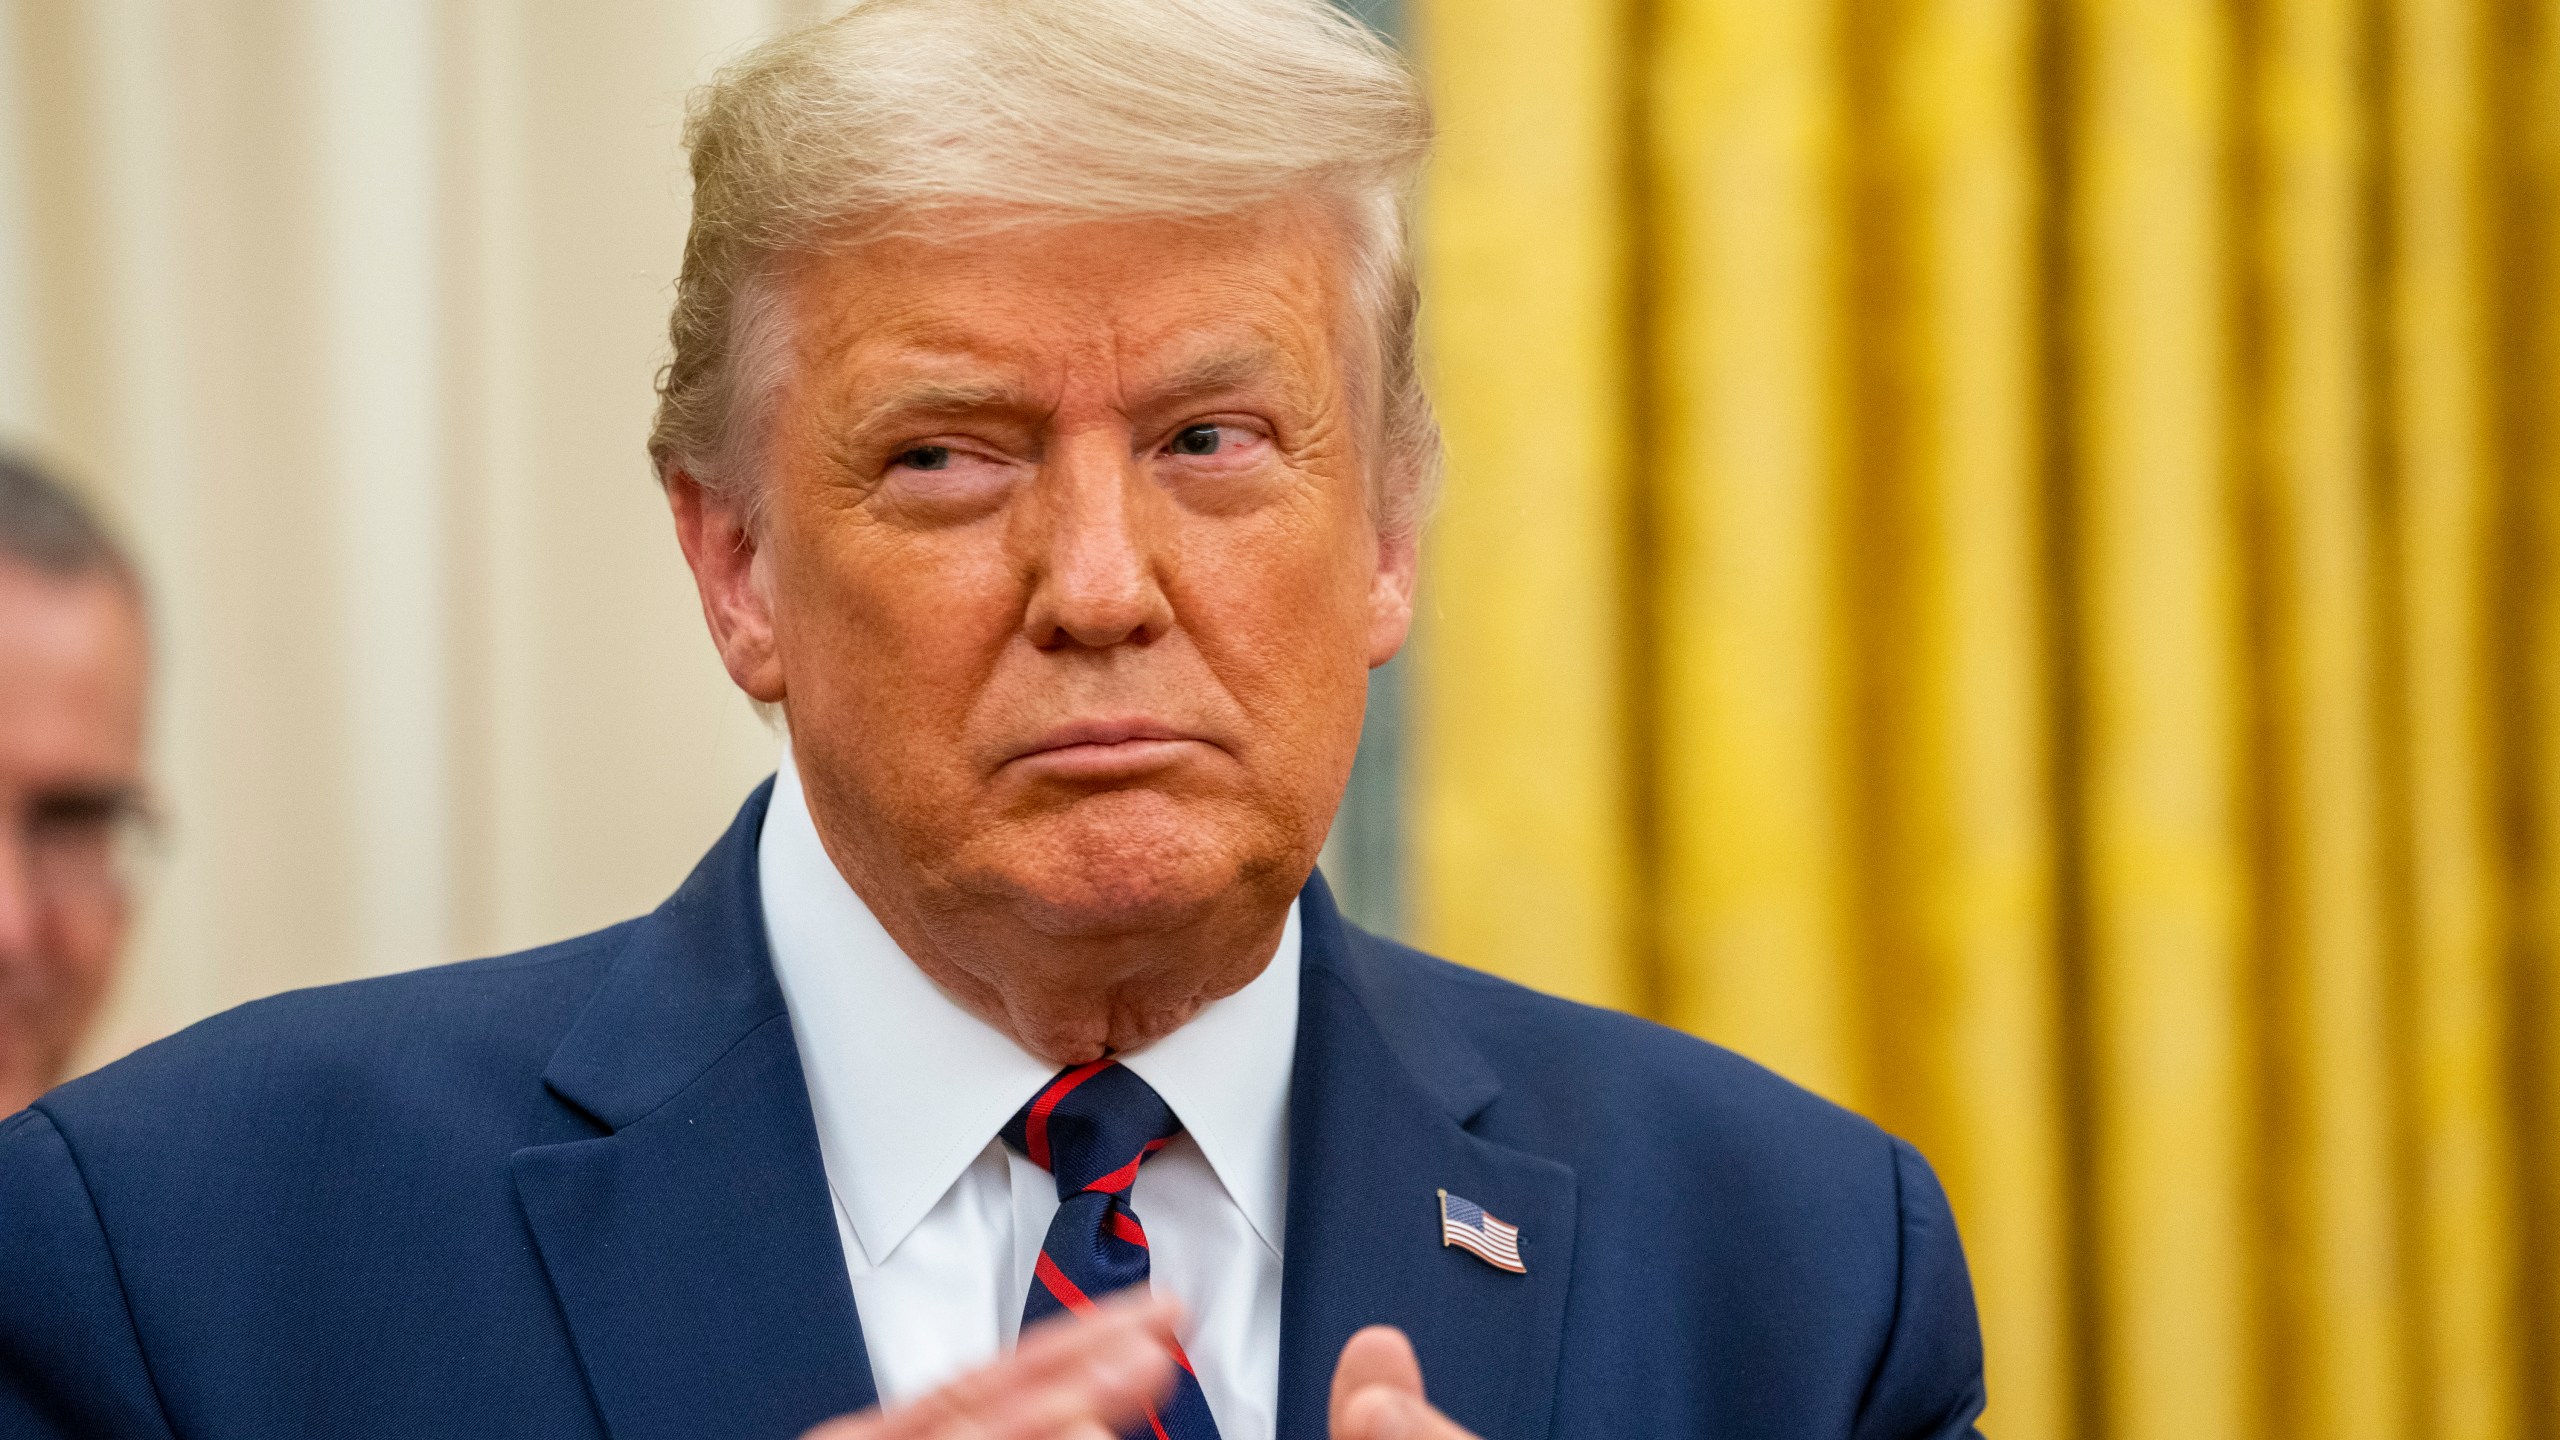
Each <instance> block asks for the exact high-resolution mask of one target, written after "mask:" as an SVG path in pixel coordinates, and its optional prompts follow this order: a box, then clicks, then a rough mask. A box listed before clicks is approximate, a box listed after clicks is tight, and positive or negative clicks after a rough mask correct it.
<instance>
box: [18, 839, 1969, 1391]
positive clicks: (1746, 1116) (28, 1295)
mask: <svg viewBox="0 0 2560 1440" xmlns="http://www.w3.org/2000/svg"><path fill="white" fill-rule="evenodd" d="M766 793H767V792H765V791H759V792H758V793H757V795H756V796H755V798H753V799H752V800H750V801H749V802H748V804H747V806H746V808H745V809H744V810H743V811H742V812H741V813H740V815H739V816H738V819H737V822H736V823H735V824H734V825H733V826H732V827H731V828H730V830H729V832H728V834H727V835H726V836H725V837H724V838H723V839H722V840H721V841H720V843H719V844H718V845H717V846H716V847H715V848H714V849H713V850H712V851H711V853H710V855H709V856H708V858H706V859H705V860H704V861H703V862H702V864H701V866H700V867H699V868H698V869H696V870H695V872H694V873H693V875H692V877H691V878H690V879H688V880H687V881H686V882H685V884H684V886H683V888H682V889H680V890H678V891H677V892H676V894H675V895H674V896H673V897H672V898H670V899H669V900H668V901H667V902H666V904H665V905H663V906H661V907H660V908H659V909H658V910H657V911H656V912H655V913H653V914H651V915H649V916H647V917H645V918H643V919H640V920H636V921H633V922H630V923H628V924H624V925H618V926H616V927H614V928H612V929H609V930H604V931H599V932H597V933H596V934H593V935H588V936H585V937H582V938H580V939H576V940H571V941H568V942H566V943H564V944H559V945H553V946H548V947H546V948H543V949H540V950H533V951H528V952H526V953H524V954H520V955H512V956H507V957H505V958H502V959H496V960H484V961H479V962H476V963H473V964H468V965H457V966H450V967H447V968H443V969H437V970H426V971H420V972H417V973H414V974H408V975H396V976H392V977H389V978H386V979H380V980H367V981H361V982H358V983H355V984H350V985H340V986H334V987H331V988H327V989H321V990H310V991H304V992H300V993H297V994H290V995H283V996H278V997H276V998H274V999H271V1000H264V1001H260V1002H258V1003H256V1004H252V1005H246V1006H243V1007H241V1008H240V1009H237V1010H234V1011H231V1012H230V1013H228V1014H225V1015H222V1016H219V1017H216V1018H215V1019H212V1020H209V1021H206V1022H205V1023H204V1024H201V1025H198V1026H196V1027H195V1028H193V1029H191V1030H189V1031H187V1032H186V1033H184V1034H182V1035H179V1036H177V1037H176V1038H174V1039H171V1040H168V1041H165V1042H163V1043H161V1044H158V1045H155V1046H152V1047H150V1048H149V1049H146V1050H144V1051H142V1052H140V1053H138V1054H136V1055H134V1056H132V1057H130V1058H128V1059H126V1060H124V1061H122V1062H120V1063H118V1064H115V1065H112V1066H109V1067H108V1068H106V1069H105V1070H103V1071H100V1072H99V1073H97V1074H95V1075H92V1076H89V1077H87V1078H85V1079H81V1080H77V1081H74V1082H72V1083H71V1084H68V1085H65V1086H63V1087H62V1088H60V1089H58V1090H56V1091H54V1092H53V1093H52V1094H50V1095H48V1096H46V1097H45V1098H44V1099H42V1100H41V1101H39V1102H37V1104H36V1105H35V1106H34V1107H33V1108H32V1109H29V1110H26V1111H22V1112H20V1113H19V1114H17V1115H16V1116H13V1117H11V1118H9V1119H7V1120H6V1121H0V1436H7V1437H10V1440H21V1437H24V1440H36V1437H70V1436H80V1437H105V1436H115V1437H125V1436H132V1437H177V1436H185V1437H189V1440H224V1437H235V1436H236V1437H242V1440H284V1437H295V1436H333V1437H334V1436H366V1437H392V1436H402V1437H405V1436H456V1437H471V1440H486V1437H492V1436H512V1435H527V1436H544V1437H556V1440H569V1437H578V1436H599V1435H609V1436H612V1437H614V1440H726V1437H736V1440H787V1437H792V1436H796V1435H797V1434H798V1433H799V1431H800V1430H801V1429H802V1428H803V1427H805V1426H808V1425H811V1424H813V1423H815V1422H817V1421H819V1420H822V1419H825V1418H827V1417H828V1416H832V1415H836V1414H840V1413H842V1412H845V1411H849V1410H857V1409H860V1408H862V1407H864V1406H866V1405H869V1404H871V1403H872V1398H873V1397H872V1388H871V1368H870V1362H869V1360H868V1359H867V1357H866V1355H865V1352H864V1349H863V1337H862V1327H861V1324H860V1321H859V1320H858V1318H857V1317H856V1316H855V1314H854V1305H853V1296H852V1292H851V1290H850V1287H849V1286H848V1284H847V1282H846V1278H845V1266H844V1257H843V1254H842V1252H841V1251H840V1250H839V1249H838V1247H837V1240H836V1227H835V1221H834V1217H833V1212H832V1209H831V1206H830V1202H829V1199H828V1195H827V1189H826V1176H825V1174H824V1172H823V1171H822V1169H821V1167H820V1164H819V1159H818V1146H817V1135H816V1130H815V1127H814V1125H813V1122H812V1121H811V1119H810V1111H809V1101H808V1096H807V1094H806V1092H805V1090H804V1088H803V1086H802V1082H801V1075H800V1059H799V1055H798V1053H797V1052H796V1050H795V1048H794V1045H793V1042H792V1037H791V1027H790V1024H789V1022H788V1020H787V1018H786V1016H785V1014H784V1011H783V1003H782V994H781V991H780V990H779V989H778V988H777V987H776V985H775V983H774V978H773V970H772V965H771V962H770V961H769V959H768V958H767V954H766V949H765V941H764V933H763V921H762V916H761V907H760V905H759V903H758V898H757V888H756V870H755V866H756V844H755V841H756V834H757V829H758V827H759V825H760V824H761V823H762V821H763V817H764V802H765V795H766ZM1304 928H1305V934H1306V951H1305V956H1306V958H1305V964H1304V978H1303V982H1302V983H1303V987H1304V989H1303V995H1302V998H1301V1001H1300V1010H1299V1016H1300V1018H1299V1033H1298V1051H1297V1069H1296V1075H1295V1079H1294V1081H1293V1084H1292V1090H1291V1094H1290V1104H1291V1110H1290V1140H1289V1145H1290V1156H1289V1159H1290V1170H1289V1209H1288V1232H1287V1261H1286V1269H1285V1274H1284V1279H1283V1294H1282V1300H1281V1325H1282V1332H1281V1380H1280V1386H1281V1395H1280V1431H1281V1433H1282V1434H1283V1435H1284V1436H1288V1437H1310V1440H1320V1437H1321V1436H1322V1435H1323V1434H1324V1427H1325V1402H1326V1387H1327V1385H1328V1383H1329V1380H1330V1376H1331V1371H1332V1366H1333V1360H1334V1356H1335V1354H1336V1352H1337V1351H1338V1350H1339V1349H1340V1348H1341V1345H1342V1343H1343V1341H1344V1340H1345V1339H1346V1338H1348V1337H1349V1336H1350V1334H1351V1332H1352V1331H1354V1330H1356V1329H1358V1328H1359V1327H1360V1326H1363V1325H1366V1324H1370V1323H1373V1322H1385V1323H1389V1324H1394V1325H1398V1326H1401V1327H1403V1329H1404V1330H1405V1332H1406V1333H1407V1334H1409V1335H1410V1336H1412V1337H1413V1342H1414V1346H1415V1348H1416V1349H1417V1350H1418V1351H1419V1352H1420V1355H1421V1359H1422V1368H1423V1373H1424V1375H1425V1377H1426V1382H1427V1384H1428V1385H1429V1388H1430V1391H1431V1398H1432V1399H1433V1400H1434V1401H1435V1402H1436V1403H1438V1404H1439V1405H1440V1406H1441V1407H1442V1408H1443V1409H1445V1410H1446V1411H1447V1412H1448V1413H1449V1414H1450V1415H1451V1416H1452V1417H1454V1418H1455V1419H1457V1420H1458V1421H1460V1422H1461V1423H1463V1424H1465V1425H1466V1426H1467V1427H1468V1428H1470V1429H1472V1430H1474V1431H1475V1432H1477V1433H1478V1434H1480V1435H1482V1436H1484V1437H1486V1440H1541V1437H1552V1440H1603V1437H1605V1440H1625V1437H1630V1436H1716V1437H1733V1440H1740V1437H1746V1436H1749V1437H1780V1436H1804V1437H1817V1436H1818V1437H1846V1436H1855V1437H1862V1440H1912V1437H1924V1436H1926V1437H1937V1436H1963V1435H1968V1434H1970V1433H1972V1421H1973V1417H1974V1415H1975V1414H1976V1413H1977V1412H1978V1411H1979V1409H1980V1407H1981V1405H1982V1398H1983V1394H1982V1354H1981V1344H1980V1340H1979V1338H1978V1335H1977V1332H1976V1328H1975V1323H1974V1312H1973V1300H1972V1293H1971V1289H1970V1287H1969V1285H1968V1283H1967V1281H1966V1278H1965V1269H1964V1261H1963V1258H1962V1255H1961V1254H1960V1252H1959V1250H1958V1248H1957V1244H1956V1234H1955V1227H1954V1223H1953V1221H1952V1220H1951V1219H1950V1217H1949V1215H1948V1211H1947V1205H1946V1201H1945V1198H1944V1197H1943V1196H1942V1195H1941V1193H1940V1191H1939V1189H1938V1186H1937V1184H1936V1182H1935V1181H1934V1180H1933V1179H1932V1178H1931V1176H1930V1173H1929V1169H1928V1167H1927V1165H1926V1164H1924V1163H1923V1162H1922V1161H1921V1159H1920V1157H1919V1156H1918V1155H1917V1154H1916V1153H1914V1152H1913V1151H1912V1150H1911V1148H1910V1147H1909V1146H1907V1145H1904V1144H1903V1143H1901V1142H1900V1141H1898V1140H1895V1139H1893V1138H1891V1137H1890V1136H1887V1135H1885V1134H1884V1133H1883V1132H1881V1131H1879V1130H1877V1129H1876V1128H1875V1127H1873V1126H1871V1125H1869V1124H1867V1123H1866V1122H1865V1121H1863V1120H1860V1119H1858V1118H1856V1117H1855V1116H1852V1115H1849V1114H1847V1113H1845V1112H1843V1111H1841V1110H1839V1109H1836V1108H1834V1107H1833V1106H1831V1105H1828V1104H1826V1103H1824V1102H1823V1101H1821V1100H1818V1099H1816V1098H1814V1097H1813V1096H1811V1095H1809V1094H1807V1093H1805V1092H1804V1091H1802V1090H1799V1089H1797V1088H1795V1087H1794V1086H1792V1085H1789V1084H1787V1083H1786V1082H1785V1081H1782V1080H1780V1079H1778V1078H1776V1077H1775V1076H1773V1075H1770V1074H1769V1073H1768V1072H1766V1071H1763V1070H1761V1069H1759V1068H1757V1067H1755V1066H1753V1065H1751V1064H1749V1063H1748V1062H1746V1061H1743V1060H1741V1059H1738V1058H1736V1057H1734V1056H1733V1055H1730V1054H1728V1053H1726V1052H1724V1051H1722V1050H1718V1049H1716V1048H1714V1047H1712V1046H1709V1045H1706V1044H1702V1043H1700V1042H1699V1041H1696V1040H1692V1039H1688V1038H1686V1037H1684V1036H1681V1035H1677V1034H1674V1033H1672V1032H1671V1031H1668V1030H1664V1029H1661V1028H1658V1027H1656V1026H1653V1025H1648V1024H1645V1023H1643V1022H1642V1021H1638V1020H1632V1019H1628V1018H1626V1017H1624V1016H1619V1015H1613V1014H1609V1013H1606V1012H1603V1011H1598V1010H1591V1009H1585V1008H1583V1007H1580V1006H1576V1005H1571V1004H1567V1003H1565V1002H1563V1001H1559V1000H1555V999H1551V998H1548V997H1545V996H1541V995H1537V994H1534V993H1532V992H1530V991H1527V990H1523V989H1520V988H1518V987H1516V986H1512V985H1509V984H1505V983H1503V982H1501V981H1499V980H1495V979H1492V978H1490V977H1488V976H1484V975H1480V974H1476V973H1474V972H1472V971H1468V970H1463V969H1460V968H1458V967H1456V966H1453V965H1449V964H1445V963H1443V962H1441V961H1438V960H1434V959H1431V958H1429V957H1427V956H1424V955H1420V954H1417V953H1415V952H1413V951H1411V950H1407V949H1404V948H1402V947H1400V946H1397V945H1393V944H1390V943H1388V942H1386V941H1384V940H1380V939H1378V938H1376V937H1374V936H1371V935H1368V934H1365V933H1363V932H1361V931H1359V930H1357V929H1354V928H1352V927H1351V926H1349V925H1347V924H1345V923H1343V921H1342V920H1341V918H1340V917H1339V916H1338V915H1337V914H1336V912H1335V910H1334V908H1333V904H1332V901H1331V899H1330V897H1328V896H1327V894H1326V892H1325V888H1324V884H1323V882H1322V881H1321V880H1311V881H1310V882H1309V883H1308V886H1307V891H1306V905H1305V924H1304ZM1442 1187H1446V1188H1447V1189H1449V1190H1451V1191H1453V1192H1455V1193H1457V1194H1460V1195H1464V1196H1466V1197H1467V1198H1469V1199H1471V1200H1474V1201H1476V1202H1477V1203H1479V1204H1481V1205H1483V1206H1484V1207H1485V1208H1486V1209H1487V1210H1489V1211H1491V1212H1492V1213H1493V1214H1495V1215H1497V1216H1500V1217H1501V1218H1503V1219H1504V1220H1507V1221H1509V1222H1511V1223H1512V1224H1515V1225H1517V1226H1519V1227H1520V1237H1521V1238H1520V1248H1521V1253H1522V1255H1523V1257H1524V1258H1525V1260H1526V1263H1527V1265H1528V1273H1527V1274H1526V1275H1513V1274H1508V1273H1505V1272H1502V1271H1498V1270H1495V1269H1494V1268H1492V1267H1491V1266H1489V1265H1487V1264H1485V1263H1484V1262H1483V1261H1481V1260H1478V1259H1476V1258H1475V1257H1474V1256H1472V1255H1469V1254H1468V1253H1467V1252H1465V1251H1463V1250H1459V1249H1452V1248H1447V1247H1444V1246H1443V1245H1442V1244H1441V1243H1440V1240H1439V1212H1438V1205H1437V1200H1436V1197H1435V1193H1434V1192H1435V1191H1437V1190H1438V1189H1440V1188H1442Z"/></svg>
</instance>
